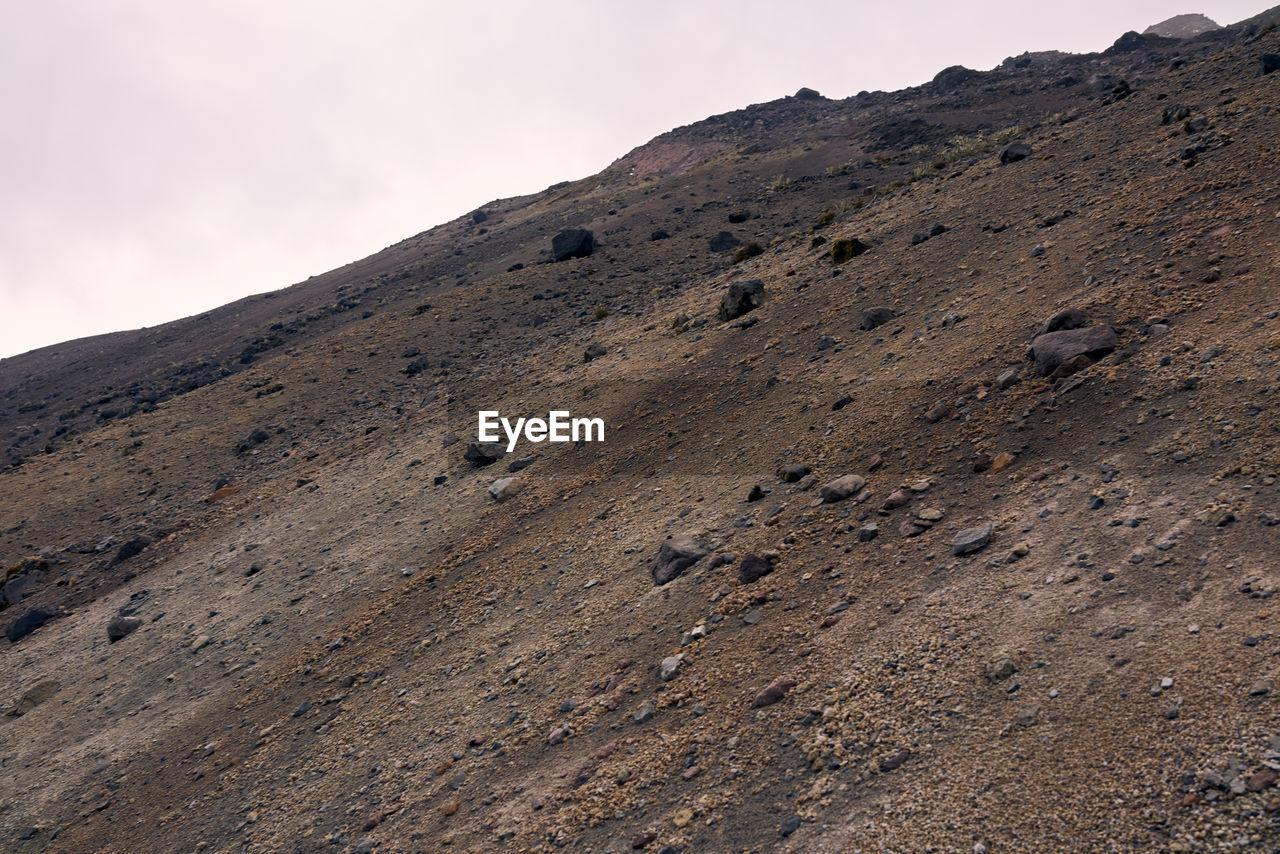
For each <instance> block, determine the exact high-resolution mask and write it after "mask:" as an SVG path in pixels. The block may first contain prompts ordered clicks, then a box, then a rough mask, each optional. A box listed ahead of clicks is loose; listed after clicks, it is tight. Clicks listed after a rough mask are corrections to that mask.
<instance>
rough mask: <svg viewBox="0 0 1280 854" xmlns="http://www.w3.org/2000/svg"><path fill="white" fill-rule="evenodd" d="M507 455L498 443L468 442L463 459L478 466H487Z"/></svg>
mask: <svg viewBox="0 0 1280 854" xmlns="http://www.w3.org/2000/svg"><path fill="white" fill-rule="evenodd" d="M505 454H506V451H505V450H504V449H503V447H502V445H501V444H500V443H498V442H468V443H467V449H466V450H465V451H463V452H462V458H463V459H464V460H466V461H467V462H469V463H475V464H476V465H478V466H487V465H491V464H492V463H496V462H497V461H498V460H499V459H501V458H502V457H503V456H504V455H505Z"/></svg>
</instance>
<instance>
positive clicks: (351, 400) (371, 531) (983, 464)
mask: <svg viewBox="0 0 1280 854" xmlns="http://www.w3.org/2000/svg"><path fill="white" fill-rule="evenodd" d="M1272 19H1275V20H1278V21H1280V10H1277V11H1276V12H1273V13H1270V14H1269V15H1268V14H1264V15H1262V16H1259V17H1258V18H1256V19H1252V20H1251V21H1250V22H1248V23H1247V24H1245V25H1238V26H1235V27H1227V28H1223V29H1219V30H1213V31H1210V32H1206V33H1204V34H1203V35H1200V36H1197V37H1195V38H1191V39H1176V38H1163V37H1160V36H1140V35H1137V34H1135V33H1129V34H1126V35H1124V36H1122V37H1121V38H1120V39H1119V40H1118V41H1117V42H1116V44H1115V46H1113V47H1112V48H1111V49H1110V50H1108V51H1106V52H1104V53H1100V54H1094V55H1088V56H1071V55H1065V54H1056V53H1052V54H1050V53H1045V54H1024V55H1022V56H1019V57H1012V58H1010V59H1009V60H1007V61H1006V62H1005V63H1003V64H1002V65H1001V66H1000V67H998V68H997V69H994V70H992V71H989V72H975V71H970V70H968V69H963V68H950V69H945V70H943V71H942V72H940V73H939V74H938V75H937V77H935V78H934V79H933V80H932V81H931V82H930V83H927V84H924V85H922V86H920V87H916V88H914V89H910V90H904V91H902V92H895V93H884V92H875V93H861V94H859V95H857V96H854V97H851V98H847V99H844V100H832V99H828V98H825V97H822V96H821V95H819V94H818V93H816V92H812V91H809V90H801V92H799V93H796V95H794V96H790V97H786V98H782V99H779V100H777V101H773V102H770V103H767V104H760V105H754V106H750V107H747V108H745V109H742V110H738V111H736V112H732V113H727V114H725V115H721V116H716V117H712V118H710V119H708V120H706V121H705V122H701V123H698V124H696V125H691V126H689V127H685V128H679V129H676V130H673V131H671V132H670V133H668V134H665V135H663V136H662V137H659V138H657V139H656V140H653V141H652V142H650V143H648V144H646V145H644V146H641V147H640V148H637V149H636V150H634V151H632V152H630V153H629V154H627V155H625V156H624V157H621V158H620V159H619V160H618V161H617V162H615V163H614V164H613V165H612V166H611V167H610V168H609V169H607V170H605V171H604V172H603V173H601V174H600V175H597V176H594V177H592V178H590V179H586V180H583V181H579V182H575V183H569V184H563V185H557V186H554V187H551V188H548V189H547V190H546V191H544V192H543V193H540V194H536V195H534V196H528V197H523V198H519V199H509V200H500V201H495V202H494V203H492V204H490V205H486V206H484V207H483V208H481V209H480V210H479V211H477V212H468V213H467V214H466V215H465V216H461V217H460V218H458V219H457V220H455V221H453V222H450V223H446V224H444V225H441V226H438V227H436V228H433V229H431V230H429V231H426V232H423V233H422V234H419V235H416V236H414V237H412V238H409V239H407V240H405V241H402V242H401V243H398V244H396V245H394V246H391V247H389V248H387V249H386V250H384V251H382V252H380V253H378V254H375V255H373V256H371V257H369V258H367V259H364V260H362V261H359V262H356V263H353V264H351V265H349V266H347V267H344V268H342V269H340V270H336V271H334V272H332V273H329V274H326V275H325V276H320V277H316V278H315V279H312V280H309V281H308V282H304V283H301V284H298V285H295V286H294V287H292V288H287V289H284V290H281V291H277V292H275V293H273V294H267V295H263V296H261V297H254V298H251V299H248V300H243V301H241V302H239V303H236V304H233V305H231V306H227V307H225V308H223V309H220V310H218V311H215V312H210V313H207V314H205V315H201V316H200V317H197V318H188V319H186V320H183V321H179V322H177V323H174V324H170V325H167V326H164V327H158V328H155V329H149V330H140V331H137V332H131V333H120V334H117V335H113V336H103V337H100V338H97V339H86V340H82V341H76V342H68V343H67V344H64V345H59V346H57V347H51V348H45V349H43V350H39V351H34V352H33V353H29V354H26V355H23V356H19V357H15V358H13V359H6V360H3V361H0V400H2V401H3V406H2V407H0V430H3V431H6V432H5V433H4V434H3V435H2V436H0V439H3V440H4V443H5V446H6V448H7V454H8V460H9V461H10V465H9V467H7V468H5V469H4V470H2V471H0V561H2V564H3V566H4V567H5V568H6V570H7V574H6V577H5V586H4V599H3V601H2V602H0V604H3V606H4V610H3V614H0V623H3V624H4V625H6V626H7V627H8V637H9V638H10V640H8V641H0V644H3V645H4V648H3V649H0V672H2V673H3V675H4V681H3V683H2V684H3V686H4V690H3V694H2V695H0V703H3V704H4V710H5V711H7V712H8V714H7V715H6V716H4V717H0V781H3V782H4V783H5V785H4V786H3V792H2V793H0V839H2V840H3V843H2V844H0V847H3V848H4V850H12V851H15V852H37V851H47V852H82V851H111V852H148V851H156V852H168V851H210V852H215V851H216V852H232V851H254V852H257V851H261V852H276V851H296V852H312V851H314V852H322V851H323V852H371V851H382V852H414V851H423V852H434V851H457V852H463V851H536V852H551V851H557V850H565V851H579V852H588V851H591V852H624V851H632V850H645V851H651V852H663V854H671V853H672V852H702V851H715V852H720V851H726V852H728V851H779V852H848V851H868V852H870V851H884V852H915V851H939V852H944V851H945V852H952V851H955V852H981V851H988V852H1001V851H1036V852H1043V851H1064V852H1065V851H1082V852H1084V851H1088V852H1093V851H1275V850H1280V841H1278V840H1280V833H1278V831H1280V789H1277V788H1276V785H1275V784H1276V782H1277V779H1278V778H1280V706H1278V705H1277V702H1278V698H1280V695H1278V694H1277V686H1276V682H1275V680H1276V679H1277V678H1280V659H1278V658H1277V656H1280V633H1277V631H1276V629H1275V628H1274V624H1275V622H1276V621H1275V620H1272V619H1271V617H1273V616H1276V615H1275V614H1274V613H1273V611H1274V603H1273V602H1271V601H1270V599H1271V598H1272V596H1273V594H1274V592H1275V591H1276V590H1277V589H1280V565H1278V564H1277V559H1276V555H1277V554H1280V483H1278V482H1277V480H1278V478H1280V415H1278V413H1277V410H1276V390H1277V387H1278V386H1280V304H1278V302H1277V290H1276V289H1277V287H1278V286H1280V285H1278V282H1280V279H1278V274H1280V268H1278V265H1277V241H1278V240H1280V195H1278V194H1277V187H1280V165H1278V164H1280V156H1278V155H1280V128H1278V125H1277V117H1278V115H1280V114H1278V113H1277V112H1276V106H1275V105H1276V103H1277V100H1276V95H1277V86H1280V74H1276V73H1269V72H1266V69H1268V68H1274V66H1275V63H1276V62H1277V61H1280V60H1276V59H1275V55H1276V54H1280V35H1278V34H1277V31H1276V30H1275V29H1274V28H1273V27H1271V26H1268V24H1269V22H1270V21H1271V20H1272ZM1268 57H1271V58H1270V59H1268ZM574 229H586V230H589V231H590V232H591V234H590V237H589V238H586V239H585V240H584V236H583V235H574V234H568V235H565V234H564V233H565V232H567V231H572V230H574ZM565 247H570V248H572V249H573V250H576V251H567V250H566V251H561V252H560V254H562V255H564V254H568V255H576V256H579V257H566V258H563V259H562V260H556V257H555V256H556V254H557V253H556V250H557V248H558V249H560V250H565ZM562 409H563V410H570V411H571V412H572V413H573V414H574V415H575V416H578V415H581V416H591V417H599V418H602V419H603V420H604V422H605V424H606V434H605V441H604V442H579V443H563V444H551V443H533V442H529V441H527V440H522V441H521V442H520V443H519V444H518V445H517V447H516V448H515V449H514V450H513V451H512V452H511V453H509V454H502V453H499V452H497V451H495V450H494V449H492V448H487V447H476V446H475V445H474V444H473V443H474V442H475V440H476V438H477V436H476V429H477V420H476V419H477V413H478V412H479V411H480V410H498V411H500V412H501V413H502V414H503V415H504V416H508V417H510V418H512V419H513V420H514V419H515V418H516V417H545V416H546V415H547V413H548V412H549V411H551V410H562ZM507 478H511V479H512V480H511V481H509V482H508V481H506V479H507ZM1278 619H1280V618H1278Z"/></svg>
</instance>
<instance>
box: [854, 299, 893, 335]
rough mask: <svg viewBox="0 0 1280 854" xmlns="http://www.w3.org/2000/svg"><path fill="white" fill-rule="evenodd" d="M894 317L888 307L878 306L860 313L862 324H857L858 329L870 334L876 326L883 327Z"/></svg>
mask: <svg viewBox="0 0 1280 854" xmlns="http://www.w3.org/2000/svg"><path fill="white" fill-rule="evenodd" d="M896 316H897V315H896V314H895V312H894V310H893V309H891V308H889V307H888V306H883V305H878V306H876V307H875V308H869V309H867V310H866V311H864V312H862V322H861V323H859V324H858V328H859V329H861V330H862V331H863V332H870V331H871V330H872V329H875V328H876V327H877V326H884V325H885V324H886V323H888V322H889V321H890V320H893V318H894V317H896Z"/></svg>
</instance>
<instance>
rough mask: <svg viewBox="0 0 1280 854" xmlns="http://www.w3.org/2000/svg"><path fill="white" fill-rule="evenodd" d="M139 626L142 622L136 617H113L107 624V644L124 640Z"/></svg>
mask: <svg viewBox="0 0 1280 854" xmlns="http://www.w3.org/2000/svg"><path fill="white" fill-rule="evenodd" d="M141 626H142V620H140V619H138V618H137V617H114V618H112V620H111V621H110V622H109V623H107V642H108V643H115V642H116V641H119V640H124V639H125V638H127V637H128V636H129V635H131V634H133V633H134V632H136V631H137V630H138V629H139V628H141Z"/></svg>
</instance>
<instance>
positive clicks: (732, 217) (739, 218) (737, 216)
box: [729, 211, 751, 225]
mask: <svg viewBox="0 0 1280 854" xmlns="http://www.w3.org/2000/svg"><path fill="white" fill-rule="evenodd" d="M749 219H751V212H750V211H734V212H733V213H731V214H729V222H731V223H733V224H735V225H737V224H738V223H743V222H746V221H747V220H749Z"/></svg>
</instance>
